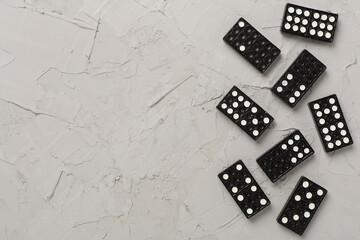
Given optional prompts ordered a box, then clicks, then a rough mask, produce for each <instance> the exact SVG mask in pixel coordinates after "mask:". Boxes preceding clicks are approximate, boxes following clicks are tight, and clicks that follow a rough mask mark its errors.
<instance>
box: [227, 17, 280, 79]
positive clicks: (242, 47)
mask: <svg viewBox="0 0 360 240" xmlns="http://www.w3.org/2000/svg"><path fill="white" fill-rule="evenodd" d="M223 40H224V41H225V42H226V43H227V44H229V45H230V46H231V47H232V48H233V49H234V50H235V51H237V52H238V53H239V54H240V55H242V56H243V57H244V58H245V59H246V60H248V61H249V62H250V63H251V64H252V65H253V66H255V67H256V68H257V69H258V70H259V71H260V72H265V70H266V69H267V68H268V67H269V66H270V64H271V63H272V62H273V61H274V60H275V59H276V57H277V56H279V54H280V49H279V48H277V47H276V46H275V45H274V44H272V43H271V42H270V41H269V40H268V39H267V38H265V37H264V36H263V35H262V34H261V33H260V32H258V31H257V30H256V29H255V28H254V27H253V26H251V25H250V24H249V23H248V22H247V21H246V20H245V19H244V18H240V19H239V20H238V21H237V22H236V23H235V25H234V26H233V27H232V28H231V29H230V31H229V32H228V33H227V34H226V35H225V37H224V38H223Z"/></svg>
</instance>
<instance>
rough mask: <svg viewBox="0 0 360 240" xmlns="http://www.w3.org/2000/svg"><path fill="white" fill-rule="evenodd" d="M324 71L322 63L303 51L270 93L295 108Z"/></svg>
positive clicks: (324, 67)
mask: <svg viewBox="0 0 360 240" xmlns="http://www.w3.org/2000/svg"><path fill="white" fill-rule="evenodd" d="M325 69H326V66H325V65H324V64H323V63H322V62H320V61H319V60H318V59H317V58H316V57H314V56H313V55H312V54H311V53H309V52H308V51H307V50H303V51H302V52H301V53H300V55H299V56H298V57H297V58H296V59H295V61H294V62H293V63H292V64H291V66H290V67H289V68H288V69H287V70H286V71H285V73H284V74H283V75H282V76H281V78H280V79H279V80H278V81H277V82H276V83H275V85H274V86H273V88H272V89H271V91H272V92H274V93H275V94H276V95H277V96H278V97H279V98H280V99H282V100H283V101H284V102H285V103H286V104H288V105H289V106H290V107H295V105H296V104H297V103H298V102H299V101H300V100H301V98H302V97H303V96H304V95H305V94H306V92H307V91H308V90H309V89H310V88H311V87H312V85H313V84H314V83H315V82H316V80H317V79H318V78H319V77H320V75H321V74H322V73H323V72H324V71H325Z"/></svg>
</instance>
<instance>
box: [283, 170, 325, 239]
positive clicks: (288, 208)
mask: <svg viewBox="0 0 360 240" xmlns="http://www.w3.org/2000/svg"><path fill="white" fill-rule="evenodd" d="M326 194H327V190H326V189H325V188H323V187H321V186H319V185H318V184H316V183H314V182H313V181H311V180H310V179H308V178H306V177H301V178H300V180H299V181H298V183H297V184H296V187H295V189H294V191H293V192H292V193H291V195H290V197H289V199H288V201H287V202H286V204H285V206H284V208H283V209H282V210H281V212H280V214H279V216H278V218H277V222H278V223H280V224H281V225H283V226H284V227H286V228H288V229H290V230H291V231H293V232H295V233H297V234H299V235H303V233H304V232H305V230H306V228H307V226H308V225H309V223H310V221H311V219H312V218H313V217H314V214H315V213H316V211H317V210H318V208H319V206H320V204H321V202H322V201H323V199H324V198H325V196H326Z"/></svg>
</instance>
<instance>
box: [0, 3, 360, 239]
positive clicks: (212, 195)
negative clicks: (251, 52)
mask: <svg viewBox="0 0 360 240" xmlns="http://www.w3.org/2000/svg"><path fill="white" fill-rule="evenodd" d="M293 3H299V4H301V5H305V6H310V7H313V8H317V9H323V10H329V11H333V12H337V13H339V22H338V28H337V32H336V36H335V41H334V43H333V44H327V43H321V42H316V41H310V40H306V39H303V38H299V37H291V36H289V35H284V34H281V33H280V24H281V19H282V15H283V10H284V6H285V1H279V0H277V1H275V0H266V1H265V0H261V1H260V0H258V1H256V0H117V1H116V0H102V1H101V0H67V1H64V0H1V1H0V29H1V31H0V123H1V124H0V144H1V147H0V160H1V161H0V239H1V240H3V239H4V240H23V239H25V240H53V239H56V240H60V239H61V240H93V239H94V240H97V239H111V240H114V239H119V240H124V239H134V240H143V239H154V240H170V239H175V240H180V239H198V240H220V239H224V240H229V239H246V240H249V239H259V240H260V239H267V240H270V239H277V240H279V239H284V240H289V239H300V237H298V236H297V235H295V234H294V233H292V232H290V231H289V230H287V229H286V228H284V227H282V226H280V225H279V224H278V223H277V222H276V220H275V219H276V217H277V214H278V213H279V212H280V210H281V208H282V206H283V205H284V203H285V201H286V200H287V197H288V195H289V194H290V192H291V191H292V189H293V187H294V186H295V183H296V182H297V180H298V179H299V177H300V176H301V175H305V176H307V177H309V178H310V179H312V180H314V181H315V182H317V183H319V184H320V185H322V186H324V187H325V188H327V189H328V190H329V194H328V196H327V198H326V199H325V201H324V202H323V204H322V206H321V208H320V209H319V212H318V213H317V214H316V216H315V218H314V219H313V221H312V223H311V225H310V226H309V228H308V229H307V231H306V232H305V235H304V236H303V237H302V239H317V240H319V239H326V240H331V239H333V240H339V239H346V240H350V239H354V240H355V239H360V220H359V219H360V204H359V199H360V193H359V185H360V178H359V171H360V164H359V155H360V148H359V143H360V139H359V134H360V132H359V117H360V98H359V89H360V82H359V76H360V68H359V64H358V60H357V59H358V56H359V54H360V44H359V38H360V27H359V24H360V2H359V1H357V0H341V1H339V0H327V1H325V0H319V1H310V0H307V1H300V0H294V1H293ZM240 16H243V17H245V18H246V19H247V20H248V21H249V22H250V23H251V24H252V25H253V26H254V27H256V28H257V29H258V30H259V31H261V32H262V33H263V34H264V35H265V36H266V37H267V38H269V39H270V40H271V41H272V42H273V43H274V44H275V45H276V46H278V47H279V48H281V51H282V53H281V57H280V58H279V59H278V60H277V61H276V62H275V63H274V64H272V66H271V67H270V68H269V69H268V71H267V72H266V74H260V73H259V72H258V71H257V70H256V69H255V68H253V67H252V66H251V65H249V64H248V63H247V62H246V61H245V60H244V59H242V57H241V56H239V55H237V54H236V53H235V52H234V51H233V50H232V49H231V48H230V47H228V46H227V45H226V44H225V43H224V42H223V41H222V37H223V36H224V34H225V33H226V32H227V31H228V30H229V29H230V27H231V26H232V25H233V24H234V22H235V21H236V20H237V19H238V18H239V17H240ZM304 48H306V49H308V50H309V51H310V52H311V53H313V54H314V55H315V56H316V57H318V58H319V59H320V60H321V61H323V62H324V63H325V64H326V66H327V67H328V68H327V70H326V74H324V76H322V77H321V78H320V79H319V81H318V82H317V84H316V85H315V86H314V87H313V89H312V90H311V91H310V92H309V93H308V94H307V95H306V97H305V98H303V100H302V101H301V103H300V104H298V106H297V107H296V108H295V109H290V108H289V107H288V106H286V105H285V104H284V103H282V102H281V100H280V99H278V98H277V97H275V96H274V95H273V94H272V93H271V92H270V90H269V87H271V86H272V85H273V84H274V83H275V81H277V79H278V78H279V77H280V75H281V74H282V73H283V72H284V71H285V70H286V69H287V67H288V66H289V65H290V64H291V62H292V61H293V60H294V59H295V58H296V56H297V55H298V54H299V53H300V52H301V51H302V50H303V49H304ZM234 84H235V85H237V86H238V87H240V88H241V89H243V90H244V91H245V92H247V93H248V94H249V95H250V96H251V97H252V98H253V99H254V100H255V101H257V102H258V103H259V104H260V105H261V106H262V107H263V108H265V109H266V110H268V111H269V112H270V114H272V115H273V116H274V118H275V122H274V124H273V126H272V127H271V128H270V129H269V130H267V132H266V133H265V134H264V135H263V136H262V137H261V139H260V141H258V142H255V141H253V140H252V139H250V138H249V137H248V136H247V135H246V134H245V133H244V132H243V131H242V130H241V129H239V128H238V127H237V126H235V125H234V124H233V123H232V122H231V121H230V120H228V119H227V118H226V117H225V116H223V115H222V114H221V113H220V112H219V111H217V110H216V109H215V106H216V104H217V103H218V102H219V101H220V98H221V97H222V96H223V94H224V93H226V92H227V91H228V90H229V89H230V87H232V86H233V85H234ZM332 93H336V94H338V97H339V99H340V102H341V105H342V108H343V111H344V113H345V116H346V119H347V121H348V124H349V128H350V130H351V133H352V136H353V138H354V142H355V144H354V145H353V146H351V147H348V148H346V149H344V150H342V151H338V152H335V153H332V154H326V153H325V152H324V150H323V148H322V145H321V142H320V139H319V137H318V135H317V132H316V129H315V125H314V123H313V120H312V118H311V115H310V112H309V110H308V108H307V105H306V103H307V102H309V101H310V100H315V99H317V98H320V97H324V96H326V95H329V94H332ZM292 128H298V129H300V130H301V131H302V132H303V134H304V135H305V136H306V138H307V139H308V140H309V142H311V144H312V146H313V148H314V149H315V152H316V153H315V155H314V157H312V158H311V159H309V160H307V161H306V162H304V163H303V164H301V165H300V166H299V167H297V168H296V169H295V170H293V171H292V172H291V173H290V174H289V175H288V176H287V177H286V179H284V180H283V181H280V182H278V183H276V184H272V183H271V182H270V181H269V180H268V179H267V177H266V176H265V174H264V173H263V172H262V171H261V169H260V168H259V167H258V165H257V163H256V162H255V159H256V158H257V157H258V156H259V155H261V154H262V153H263V152H264V151H266V150H267V149H268V148H269V147H271V146H272V145H273V144H275V143H277V142H278V141H279V140H280V139H282V138H283V136H285V135H286V134H287V133H289V132H290V131H291V129H292ZM239 158H241V159H242V160H243V161H244V162H245V163H246V164H247V167H248V168H249V169H250V170H251V172H252V173H253V175H254V177H255V178H256V179H257V180H258V182H259V183H260V185H261V186H262V188H263V189H264V191H265V192H266V193H267V194H268V196H269V198H270V200H271V201H272V205H271V206H270V207H268V208H267V209H266V210H264V211H263V212H261V213H260V214H258V215H257V216H256V217H254V218H253V219H251V220H247V219H245V218H244V216H243V214H242V212H241V211H240V209H239V208H238V207H237V206H236V204H235V203H234V202H233V200H232V199H231V198H230V195H229V194H228V193H227V192H226V190H225V189H224V187H223V186H222V184H221V182H220V181H219V180H218V178H217V173H218V172H220V171H221V170H222V169H224V168H225V167H226V166H228V165H229V164H231V163H233V162H234V161H236V160H237V159H239Z"/></svg>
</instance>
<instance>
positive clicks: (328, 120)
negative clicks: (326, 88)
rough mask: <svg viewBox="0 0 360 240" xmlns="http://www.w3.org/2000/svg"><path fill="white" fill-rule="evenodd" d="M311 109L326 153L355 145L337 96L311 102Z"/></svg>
mask: <svg viewBox="0 0 360 240" xmlns="http://www.w3.org/2000/svg"><path fill="white" fill-rule="evenodd" d="M309 108H310V111H311V113H312V116H313V119H314V121H315V124H316V126H317V129H318V133H319V136H320V138H321V140H322V143H323V146H324V149H325V151H326V152H331V151H335V150H337V149H340V148H343V147H346V146H349V145H352V144H353V139H352V137H351V135H350V131H349V128H348V126H347V124H346V121H345V117H344V114H343V112H342V110H341V106H340V103H339V100H338V98H337V96H336V95H335V94H333V95H330V96H327V97H324V98H321V99H318V100H316V101H313V102H310V103H309Z"/></svg>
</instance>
